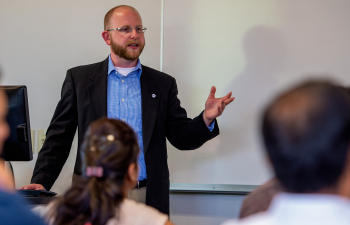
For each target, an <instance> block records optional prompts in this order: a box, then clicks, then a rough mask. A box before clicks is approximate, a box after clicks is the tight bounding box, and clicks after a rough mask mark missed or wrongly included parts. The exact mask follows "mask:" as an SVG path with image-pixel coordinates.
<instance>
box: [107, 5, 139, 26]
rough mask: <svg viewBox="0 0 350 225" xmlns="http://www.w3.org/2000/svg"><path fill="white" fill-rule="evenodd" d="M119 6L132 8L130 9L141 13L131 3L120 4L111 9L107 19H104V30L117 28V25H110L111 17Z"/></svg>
mask: <svg viewBox="0 0 350 225" xmlns="http://www.w3.org/2000/svg"><path fill="white" fill-rule="evenodd" d="M119 8H127V9H130V10H133V11H135V12H137V13H139V12H138V11H137V10H136V9H135V8H134V7H132V6H129V5H118V6H116V7H114V8H112V9H111V10H109V11H108V12H107V13H106V15H105V19H104V30H108V29H111V28H116V27H108V26H109V22H110V20H111V17H112V16H113V13H114V11H115V10H117V9H119Z"/></svg>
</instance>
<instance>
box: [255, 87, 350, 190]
mask: <svg viewBox="0 0 350 225" xmlns="http://www.w3.org/2000/svg"><path fill="white" fill-rule="evenodd" d="M262 131H263V138H264V142H265V146H266V149H267V153H268V155H269V157H270V160H271V162H272V165H273V167H274V170H275V173H276V176H277V178H278V179H279V180H280V181H281V183H282V184H283V185H284V186H285V188H286V189H287V190H288V191H290V192H299V193H308V192H316V191H318V190H321V189H322V188H326V187H332V186H334V185H335V184H336V183H337V181H338V179H339V177H340V175H341V174H342V172H343V169H344V165H345V159H346V156H347V153H348V147H349V141H350V95H349V93H347V92H346V91H345V89H344V88H339V87H337V86H336V85H334V84H332V83H329V82H308V83H305V84H302V85H300V86H297V87H296V88H293V89H292V90H290V91H288V92H286V93H284V94H282V95H281V96H280V97H278V98H277V99H276V100H275V101H274V102H273V103H272V104H271V105H270V106H269V107H268V108H267V110H266V111H265V114H264V117H263V126H262Z"/></svg>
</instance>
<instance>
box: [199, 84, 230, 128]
mask: <svg viewBox="0 0 350 225" xmlns="http://www.w3.org/2000/svg"><path fill="white" fill-rule="evenodd" d="M215 92H216V88H215V87H214V86H212V87H211V89H210V94H209V97H208V99H207V101H206V102H205V109H204V113H203V120H204V122H205V124H206V125H207V126H209V125H210V123H211V122H212V121H213V120H214V119H215V118H217V117H218V116H220V115H221V114H222V112H223V111H224V109H225V107H226V106H227V105H228V104H230V103H231V102H232V101H233V100H234V99H235V98H234V97H231V95H232V92H230V93H228V94H227V95H226V96H224V97H222V98H215Z"/></svg>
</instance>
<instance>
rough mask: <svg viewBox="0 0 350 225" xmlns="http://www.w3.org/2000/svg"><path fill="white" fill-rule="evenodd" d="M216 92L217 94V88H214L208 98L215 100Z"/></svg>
mask: <svg viewBox="0 0 350 225" xmlns="http://www.w3.org/2000/svg"><path fill="white" fill-rule="evenodd" d="M215 92H216V88H215V86H212V87H211V89H210V93H209V97H208V98H215Z"/></svg>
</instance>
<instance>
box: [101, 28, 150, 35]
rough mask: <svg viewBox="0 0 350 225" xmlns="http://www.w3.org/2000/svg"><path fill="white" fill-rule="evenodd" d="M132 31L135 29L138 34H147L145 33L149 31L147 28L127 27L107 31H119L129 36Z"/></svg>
mask: <svg viewBox="0 0 350 225" xmlns="http://www.w3.org/2000/svg"><path fill="white" fill-rule="evenodd" d="M132 29H135V31H136V32H137V33H145V31H146V30H147V28H146V27H142V26H139V27H135V28H132V27H128V26H125V27H119V28H114V29H108V30H107V31H112V30H117V31H119V32H121V33H125V34H127V33H131V32H132Z"/></svg>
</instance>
